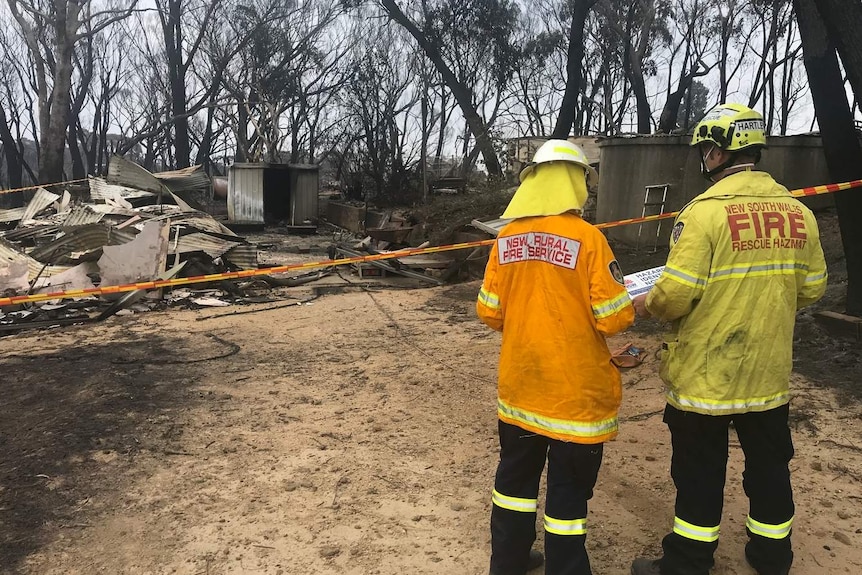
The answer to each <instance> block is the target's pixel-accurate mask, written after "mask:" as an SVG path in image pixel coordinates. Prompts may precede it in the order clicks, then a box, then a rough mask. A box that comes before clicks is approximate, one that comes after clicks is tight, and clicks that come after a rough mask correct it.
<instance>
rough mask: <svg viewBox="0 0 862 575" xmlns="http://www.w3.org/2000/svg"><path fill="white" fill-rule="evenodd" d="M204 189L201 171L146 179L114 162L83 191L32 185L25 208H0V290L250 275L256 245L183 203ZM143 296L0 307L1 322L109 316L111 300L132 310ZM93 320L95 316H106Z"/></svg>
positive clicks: (38, 290) (62, 288) (140, 172)
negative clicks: (241, 272)
mask: <svg viewBox="0 0 862 575" xmlns="http://www.w3.org/2000/svg"><path fill="white" fill-rule="evenodd" d="M208 186H209V179H208V177H207V176H206V174H205V173H203V172H202V171H201V170H200V169H199V168H190V169H187V170H179V171H174V172H166V173H162V174H150V173H149V172H148V171H146V170H145V169H143V168H142V167H140V166H138V165H137V164H134V163H132V162H129V161H127V160H124V159H122V158H112V160H111V163H110V166H109V170H108V177H107V178H105V179H103V178H97V177H90V178H89V179H88V185H85V186H77V187H73V186H68V187H66V188H65V189H63V190H54V191H49V190H48V189H46V188H39V189H37V190H36V192H35V193H34V194H33V195H32V198H31V199H30V200H29V202H28V203H27V204H26V205H25V206H23V207H19V208H11V209H6V210H0V293H2V294H3V295H4V296H14V295H23V294H39V293H53V292H57V291H68V290H80V289H88V288H93V287H97V286H99V285H101V286H106V285H121V284H128V283H135V282H140V281H150V280H152V279H154V278H162V279H167V278H169V277H191V276H193V275H200V273H201V270H202V269H203V270H205V271H204V272H203V273H217V272H221V271H234V270H246V269H256V268H257V267H258V265H257V247H256V246H255V245H254V244H252V243H250V242H249V241H248V240H247V239H246V238H244V237H241V236H238V235H236V234H235V233H234V232H233V231H231V230H230V229H229V228H227V227H225V226H224V225H223V224H222V223H220V222H219V221H217V220H216V219H214V218H213V217H212V216H211V215H209V214H207V213H205V212H203V211H201V210H199V209H196V208H195V207H193V206H192V205H191V204H194V205H196V206H198V207H200V206H201V205H202V198H203V197H204V196H205V192H204V191H203V190H204V189H205V188H206V187H208ZM184 198H185V199H184ZM186 264H190V265H188V266H186ZM207 287H212V286H207ZM144 295H145V293H144V292H143V291H141V292H140V293H139V292H137V291H136V292H130V293H129V294H124V295H123V297H120V298H119V299H118V298H117V297H116V296H115V297H114V300H115V301H113V302H110V301H108V302H105V301H104V299H105V298H104V297H103V299H102V300H99V299H97V298H92V297H91V298H81V299H79V300H77V301H69V300H64V301H62V302H56V303H54V302H49V304H48V305H45V304H42V305H38V306H31V307H29V308H28V309H6V310H5V313H2V314H0V326H2V325H4V324H6V325H8V324H20V323H22V322H26V323H30V322H39V321H42V320H47V321H50V322H53V324H56V323H65V322H64V321H62V320H74V321H80V320H82V319H85V318H88V317H90V316H88V315H85V314H84V312H86V311H87V310H90V311H92V310H95V309H98V308H100V307H103V306H104V305H107V304H110V305H109V307H108V310H111V311H113V312H114V313H116V312H117V311H119V310H120V309H123V306H122V305H121V306H117V301H121V302H123V304H125V305H132V304H134V303H135V302H137V301H140V300H141V299H142V298H143V296H144ZM191 299H192V301H193V300H194V298H191ZM19 307H20V306H19ZM108 310H106V311H108ZM95 317H97V318H100V319H103V318H104V313H102V314H100V315H98V316H95Z"/></svg>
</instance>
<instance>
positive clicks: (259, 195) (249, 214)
mask: <svg viewBox="0 0 862 575" xmlns="http://www.w3.org/2000/svg"><path fill="white" fill-rule="evenodd" d="M264 168H265V164H233V165H231V167H230V168H229V169H228V172H227V217H228V220H230V221H231V222H232V223H235V224H246V225H263V224H264V223H265V219H264V206H263V171H264Z"/></svg>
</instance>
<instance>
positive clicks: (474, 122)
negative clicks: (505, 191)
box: [381, 0, 503, 178]
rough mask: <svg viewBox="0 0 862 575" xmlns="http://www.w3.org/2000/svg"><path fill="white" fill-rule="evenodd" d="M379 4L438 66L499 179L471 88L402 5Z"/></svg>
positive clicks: (500, 171)
mask: <svg viewBox="0 0 862 575" xmlns="http://www.w3.org/2000/svg"><path fill="white" fill-rule="evenodd" d="M381 4H383V7H384V8H386V11H387V12H388V13H389V16H390V17H391V18H392V19H393V20H395V21H396V22H398V23H399V24H400V25H401V26H403V27H404V29H405V30H407V31H408V32H409V33H410V35H411V36H413V38H415V39H416V42H418V43H419V46H420V47H421V48H422V50H423V51H424V52H425V55H426V56H428V59H429V60H431V62H433V64H434V67H435V68H437V71H438V72H439V73H440V76H441V77H442V78H443V82H444V83H445V84H446V86H448V87H449V89H450V90H451V91H452V96H453V97H454V98H455V101H456V102H458V107H460V108H461V113H462V114H463V115H464V120H465V121H466V122H467V125H468V126H470V132H472V133H473V137H474V138H476V146H477V147H478V148H479V150H480V151H481V152H482V157H483V158H484V159H485V167H486V168H487V169H488V175H489V176H491V177H496V178H502V177H503V169H502V167H501V166H500V160H499V159H497V152H496V150H495V149H494V141H493V140H492V139H491V134H490V132H489V129H488V126H487V125H486V124H485V121H484V120H482V117H481V116H480V115H479V113H478V112H477V111H476V108H475V107H474V106H473V103H472V96H473V94H472V91H471V89H470V88H469V87H468V86H466V85H464V83H462V82H460V81H459V80H458V78H457V77H456V76H455V74H454V73H453V72H452V70H451V69H450V68H449V66H448V65H447V64H446V61H445V60H444V59H443V56H442V55H441V54H440V51H439V50H438V49H437V47H436V46H434V45H433V44H432V43H431V42H429V41H428V38H426V36H425V34H423V33H422V31H421V30H420V29H419V28H418V27H417V26H416V24H414V23H413V21H411V20H410V18H408V17H407V15H406V14H404V12H402V11H401V8H399V7H398V4H396V3H395V1H394V0H381Z"/></svg>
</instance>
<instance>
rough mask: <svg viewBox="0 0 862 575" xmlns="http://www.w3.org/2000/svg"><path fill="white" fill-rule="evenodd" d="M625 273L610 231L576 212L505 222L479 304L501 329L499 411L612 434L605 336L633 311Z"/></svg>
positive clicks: (575, 431) (526, 424) (617, 392)
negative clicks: (605, 233)
mask: <svg viewBox="0 0 862 575" xmlns="http://www.w3.org/2000/svg"><path fill="white" fill-rule="evenodd" d="M615 278H616V279H615ZM622 282H623V278H622V272H621V271H620V270H619V265H618V264H617V262H616V261H615V260H614V255H613V253H612V252H611V248H610V246H608V243H607V240H606V239H605V237H604V236H603V235H602V233H601V232H600V231H599V230H598V229H596V228H595V227H593V226H591V225H590V224H589V223H587V222H585V221H584V220H582V219H581V218H580V217H579V216H577V215H575V214H572V213H566V214H560V215H556V216H546V217H533V218H521V219H517V220H514V221H513V222H511V223H510V224H508V225H507V226H506V227H505V228H503V230H502V231H501V232H500V235H499V237H498V238H497V242H496V243H495V244H494V247H493V248H492V250H491V255H490V257H489V259H488V266H487V268H486V269H485V279H484V281H483V283H482V289H481V290H480V291H479V298H478V301H477V303H476V311H477V313H478V315H479V317H480V318H481V319H482V321H484V322H485V323H486V324H488V325H489V326H490V327H492V328H494V329H496V330H500V331H502V332H503V343H502V348H501V350H500V368H499V385H498V410H497V412H498V415H499V417H500V419H502V420H503V421H505V422H507V423H511V424H512V425H517V426H519V427H521V428H523V429H526V430H529V431H532V432H535V433H538V434H541V435H544V436H547V437H553V438H555V439H560V440H563V441H571V442H575V443H601V442H603V441H607V440H608V439H611V438H612V437H614V436H615V435H616V433H617V427H618V424H617V410H618V409H619V405H620V396H621V386H620V374H619V371H618V370H617V368H616V367H615V366H614V365H613V364H612V363H611V354H610V352H609V351H608V346H607V344H606V343H605V337H604V336H605V335H612V334H615V333H617V332H620V331H622V330H624V329H625V328H627V327H628V326H629V325H631V323H632V321H633V320H634V308H633V307H632V304H631V301H630V300H629V297H628V294H627V293H626V290H625V288H624V287H623V285H622Z"/></svg>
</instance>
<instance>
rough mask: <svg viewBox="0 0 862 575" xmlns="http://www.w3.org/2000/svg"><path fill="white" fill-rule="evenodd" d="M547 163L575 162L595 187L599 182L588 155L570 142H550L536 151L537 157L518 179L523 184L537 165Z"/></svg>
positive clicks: (534, 157)
mask: <svg viewBox="0 0 862 575" xmlns="http://www.w3.org/2000/svg"><path fill="white" fill-rule="evenodd" d="M546 162H573V163H575V164H577V165H579V166H581V167H583V168H584V169H585V170H586V172H587V181H588V182H589V183H590V184H593V185H595V184H597V183H598V181H599V174H598V173H597V172H596V170H595V169H593V167H592V166H591V165H590V162H589V160H587V155H586V154H585V153H584V151H583V150H582V149H581V147H580V146H578V145H577V144H573V143H571V142H570V141H568V140H548V141H547V142H545V143H544V144H542V145H541V146H540V147H539V149H538V150H536V155H535V156H533V161H532V162H530V163H529V164H527V165H526V167H524V169H523V170H521V173H520V174H519V175H518V179H519V180H520V181H522V182H523V181H524V179H526V177H527V175H528V174H529V173H530V172H532V171H533V170H534V169H535V167H536V166H537V165H539V164H544V163H546Z"/></svg>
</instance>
